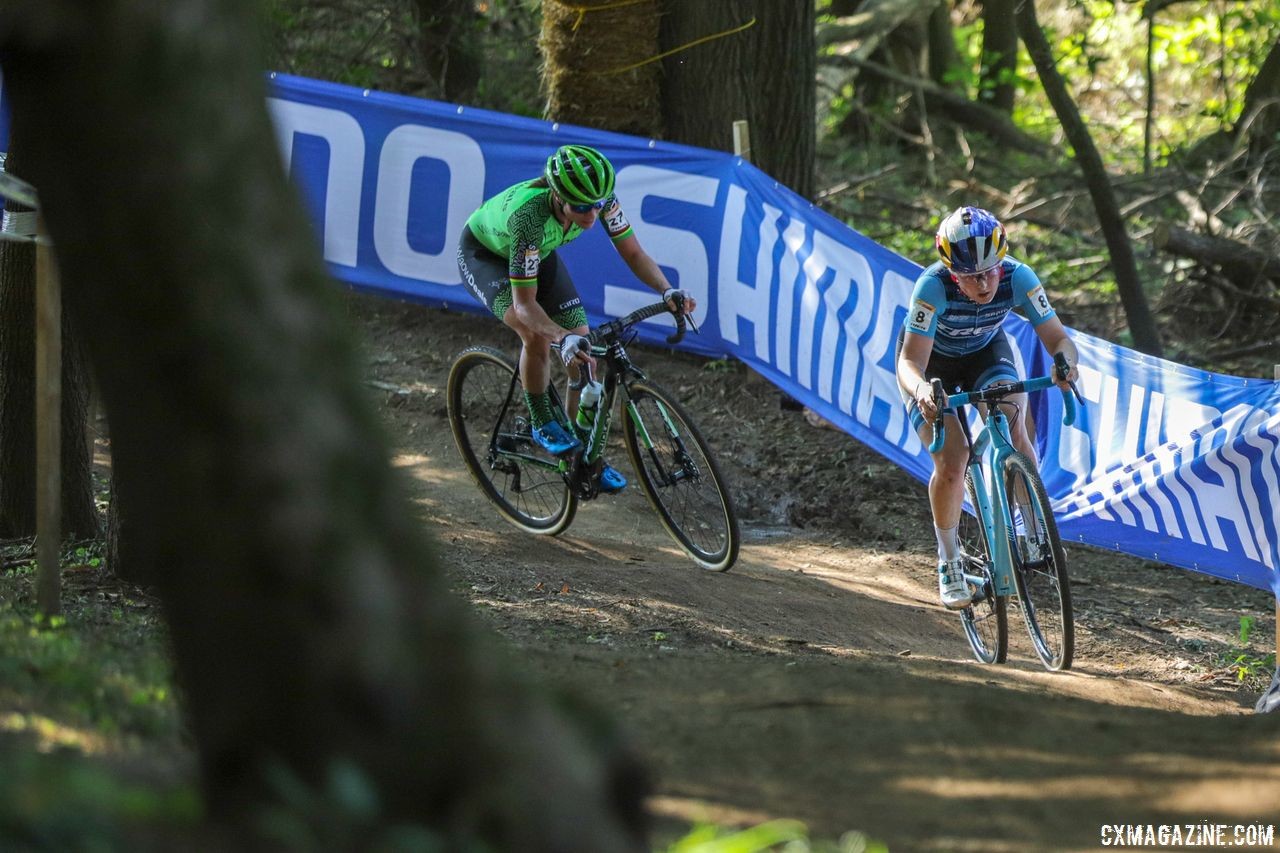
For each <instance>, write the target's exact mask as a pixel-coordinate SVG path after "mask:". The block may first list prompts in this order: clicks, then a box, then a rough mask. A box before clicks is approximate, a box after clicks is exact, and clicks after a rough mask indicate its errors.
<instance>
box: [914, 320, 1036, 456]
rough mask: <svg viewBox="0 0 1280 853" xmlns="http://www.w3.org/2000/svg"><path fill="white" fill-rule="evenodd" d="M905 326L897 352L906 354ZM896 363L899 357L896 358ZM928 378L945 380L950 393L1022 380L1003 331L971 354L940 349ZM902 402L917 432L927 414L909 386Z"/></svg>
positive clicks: (934, 356)
mask: <svg viewBox="0 0 1280 853" xmlns="http://www.w3.org/2000/svg"><path fill="white" fill-rule="evenodd" d="M906 334H907V330H906V328H905V327H903V329H902V330H901V331H899V332H898V347H897V354H899V355H901V353H902V342H903V341H904V340H905V338H906ZM895 362H896V359H895ZM924 376H925V378H926V379H941V380H942V387H943V388H944V389H946V392H947V393H948V394H954V393H955V392H956V391H960V392H962V393H963V392H965V391H978V390H981V389H983V388H986V387H988V386H990V385H994V384H995V383H996V382H1000V381H1008V382H1017V381H1018V369H1017V367H1016V366H1015V365H1014V361H1013V350H1012V349H1011V348H1010V347H1009V339H1008V338H1006V337H1005V334H1004V332H1003V331H1001V332H997V333H996V335H995V337H993V338H992V339H991V343H989V344H987V345H986V346H985V347H983V348H982V349H980V350H978V351H977V352H974V353H970V354H969V355H961V356H955V357H952V356H947V355H942V354H941V353H939V352H938V351H937V350H934V351H933V354H932V355H930V356H929V364H928V366H926V367H925V371H924ZM898 390H899V393H900V394H901V395H902V402H903V404H905V405H906V407H907V412H908V413H909V414H910V416H911V426H912V427H914V428H915V430H916V431H917V432H919V431H920V427H922V426H924V416H923V415H921V414H920V407H919V406H917V405H916V400H915V397H914V396H912V395H911V393H910V392H908V391H906V390H905V389H902V388H899V389H898Z"/></svg>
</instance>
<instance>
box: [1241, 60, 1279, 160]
mask: <svg viewBox="0 0 1280 853" xmlns="http://www.w3.org/2000/svg"><path fill="white" fill-rule="evenodd" d="M1242 131H1243V132H1245V133H1247V134H1248V136H1249V146H1250V148H1251V150H1252V151H1253V152H1256V153H1259V154H1260V153H1262V152H1264V151H1270V150H1273V149H1275V148H1277V147H1280V41H1277V42H1276V43H1275V44H1273V45H1272V46H1271V50H1270V51H1269V52H1268V53H1267V58H1266V59H1264V60H1263V62H1262V67H1261V68H1259V69H1258V74H1257V76H1255V77H1254V78H1253V80H1251V81H1250V82H1249V87H1248V88H1247V89H1245V93H1244V106H1243V108H1242V109H1241V111H1240V124H1238V125H1237V126H1236V127H1235V132H1236V133H1237V134H1239V133H1240V132H1242Z"/></svg>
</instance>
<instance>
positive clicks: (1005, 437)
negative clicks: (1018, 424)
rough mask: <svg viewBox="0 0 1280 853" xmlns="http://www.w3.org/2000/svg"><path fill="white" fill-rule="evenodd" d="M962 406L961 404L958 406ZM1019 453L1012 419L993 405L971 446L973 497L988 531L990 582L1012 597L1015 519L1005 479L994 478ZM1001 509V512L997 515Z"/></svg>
mask: <svg viewBox="0 0 1280 853" xmlns="http://www.w3.org/2000/svg"><path fill="white" fill-rule="evenodd" d="M957 405H961V404H957ZM961 424H962V427H963V429H964V430H965V432H966V436H967V433H968V424H967V423H966V422H965V421H964V420H963V419H961ZM988 450H990V452H991V457H990V460H989V462H988V464H989V465H990V470H991V472H992V474H993V476H992V477H990V478H987V476H986V472H985V471H984V470H983V464H984V457H985V456H986V454H987V451H988ZM1014 452H1016V448H1015V447H1014V446H1013V437H1012V435H1011V434H1010V431H1009V419H1008V417H1007V416H1006V415H1005V414H1004V412H1003V411H1001V410H1000V407H999V405H992V406H991V408H990V409H989V410H988V412H987V418H986V421H985V422H984V423H983V425H982V429H980V430H979V431H978V435H977V438H975V439H973V440H972V441H971V443H970V445H969V463H968V468H969V472H970V474H971V476H972V477H973V482H974V494H975V496H976V498H977V501H978V505H977V506H976V507H974V508H973V511H974V513H975V515H976V516H977V518H978V521H979V522H980V523H981V524H982V526H983V527H984V528H985V529H986V533H987V542H988V543H989V544H990V546H991V552H992V553H991V560H992V563H993V565H992V567H991V579H992V585H993V587H994V592H995V594H996V595H1013V594H1014V592H1015V588H1014V581H1013V553H1012V551H1011V550H1010V548H1009V541H1010V538H1009V530H1010V528H1011V527H1012V524H1013V519H1012V518H1011V517H1010V509H1009V496H1008V494H1007V492H1006V489H1005V484H1004V479H1003V478H1002V477H998V476H994V474H995V472H997V471H1000V470H1001V466H1002V465H1003V464H1004V460H1005V459H1006V458H1007V457H1008V456H1009V455H1011V454H1012V453H1014ZM997 507H999V508H1000V511H999V512H996V508H997ZM965 579H966V580H968V581H969V582H970V583H971V584H972V585H974V586H975V587H977V588H978V589H983V579H982V578H980V577H975V576H973V575H968V574H966V575H965Z"/></svg>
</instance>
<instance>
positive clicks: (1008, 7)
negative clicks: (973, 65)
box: [978, 0, 1019, 115]
mask: <svg viewBox="0 0 1280 853" xmlns="http://www.w3.org/2000/svg"><path fill="white" fill-rule="evenodd" d="M1017 2H1019V0H982V68H981V71H980V73H979V75H978V100H980V101H982V102H983V103H986V104H988V105H990V106H991V107H994V108H995V109H997V110H999V111H1000V112H1002V113H1004V114H1005V115H1012V114H1013V98H1014V95H1015V94H1016V92H1017V90H1016V89H1015V88H1014V85H1013V80H1014V78H1015V76H1016V75H1017V73H1018V24H1017V19H1016V18H1015V17H1014V9H1013V7H1014V5H1015V4H1016V3H1017Z"/></svg>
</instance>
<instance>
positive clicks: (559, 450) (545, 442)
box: [533, 421, 625, 485]
mask: <svg viewBox="0 0 1280 853" xmlns="http://www.w3.org/2000/svg"><path fill="white" fill-rule="evenodd" d="M533 440H534V441H536V442H538V444H540V445H541V446H542V449H543V450H545V451H547V452H548V453H550V454H551V455H552V456H563V455H564V454H566V453H568V452H569V451H570V450H574V449H576V448H577V447H580V446H581V445H582V442H580V441H578V439H576V438H574V437H573V435H572V434H570V432H569V431H568V430H567V429H565V428H564V425H563V424H561V423H560V422H558V421H551V422H550V423H547V424H543V425H542V426H540V427H534V428H533ZM624 485H625V483H624Z"/></svg>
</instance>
